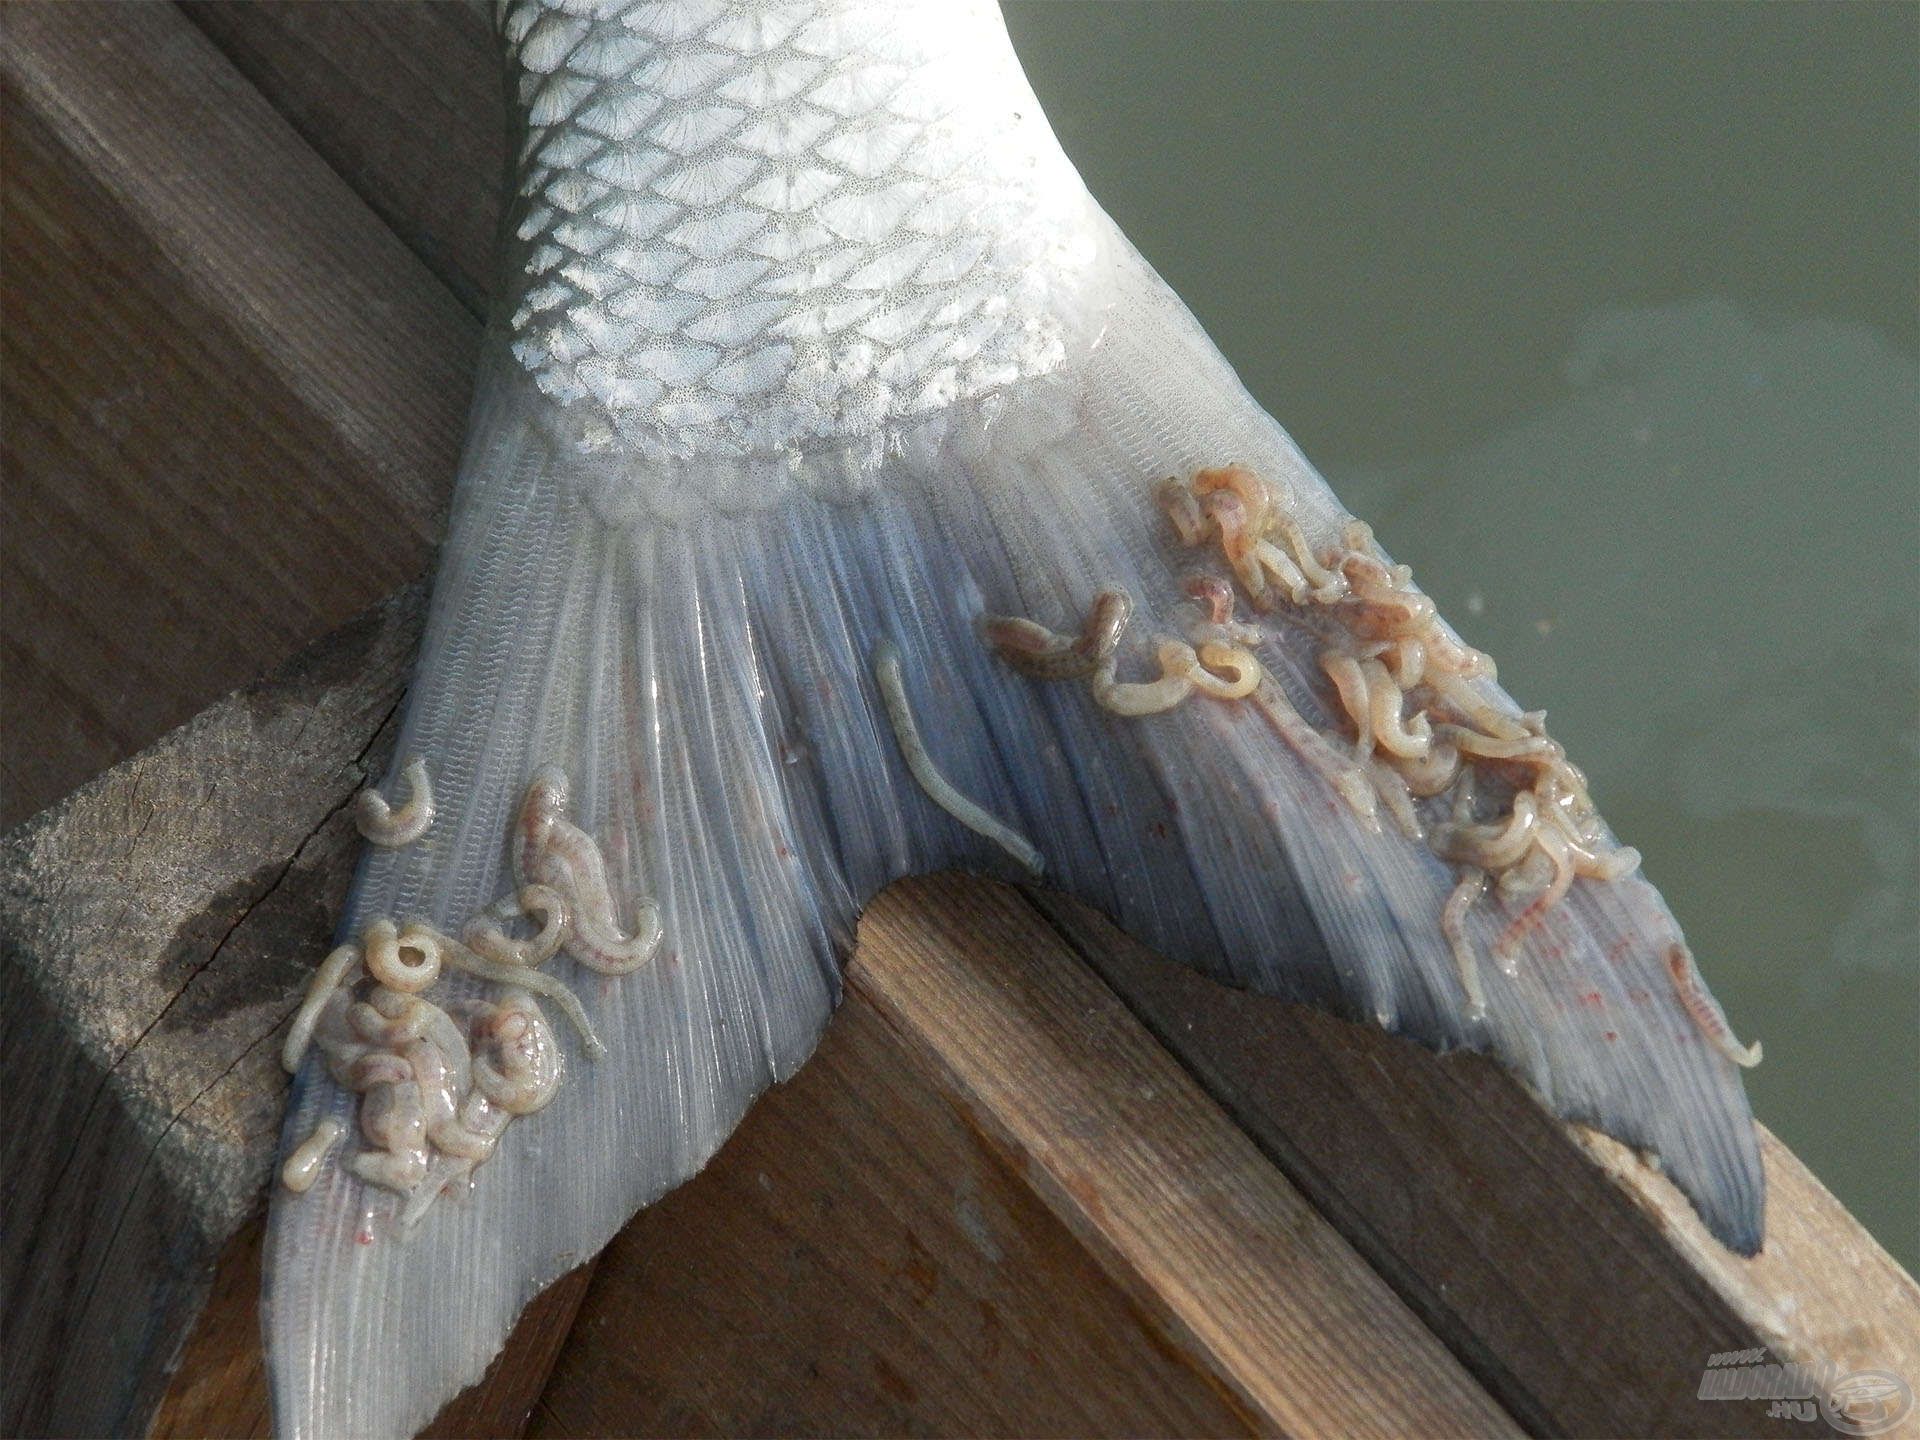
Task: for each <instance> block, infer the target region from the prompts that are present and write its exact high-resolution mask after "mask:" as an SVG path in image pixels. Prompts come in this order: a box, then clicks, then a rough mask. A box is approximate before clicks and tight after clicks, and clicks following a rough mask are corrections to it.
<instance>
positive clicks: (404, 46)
mask: <svg viewBox="0 0 1920 1440" xmlns="http://www.w3.org/2000/svg"><path fill="white" fill-rule="evenodd" d="M182 8H183V9H184V10H185V11H186V14H187V18H188V19H190V20H192V21H193V23H194V24H196V25H198V26H199V27H200V28H201V30H203V31H204V32H205V33H206V35H207V38H208V39H210V40H212V41H213V43H214V44H215V45H217V46H219V47H220V50H221V51H222V53H224V54H225V55H226V57H227V58H228V59H229V60H230V61H232V62H233V64H234V67H235V68H236V69H238V70H239V71H240V73H241V74H243V75H245V76H246V77H247V78H248V79H249V80H251V81H252V82H253V83H254V84H255V85H256V86H257V87H258V88H259V90H260V92H261V93H262V94H263V95H266V96H268V97H270V98H271V99H272V100H273V102H274V104H275V105H276V106H277V107H278V108H279V110H280V113H281V114H283V115H284V116H286V118H287V120H288V122H289V123H291V124H292V126H293V128H294V129H295V130H297V131H299V132H300V135H301V136H302V137H303V138H304V139H305V140H306V141H307V143H308V144H310V145H312V146H313V148H314V151H315V153H317V154H318V155H319V156H320V157H321V158H322V159H323V160H325V161H326V162H327V163H328V164H329V165H330V166H332V167H333V169H334V170H335V171H336V172H337V173H338V174H339V175H340V177H341V178H342V179H343V180H345V181H346V182H347V183H348V184H349V185H351V186H352V187H353V189H354V191H355V193H356V194H358V195H359V196H360V198H361V199H362V200H364V201H365V202H366V203H367V205H368V206H369V207H370V208H371V209H372V210H373V211H374V212H375V213H376V214H377V215H379V216H380V218H381V219H383V220H385V221H386V222H387V224H388V225H390V226H392V228H393V231H394V233H395V234H397V235H398V236H399V237H400V238H401V239H402V240H404V241H405V242H406V243H407V245H408V246H409V247H410V248H411V249H412V250H413V252H414V253H415V254H416V255H418V256H419V257H420V258H421V259H422V260H423V261H425V262H426V264H427V266H428V267H429V268H430V269H431V270H432V271H433V273H434V274H435V275H437V276H439V277H440V280H441V281H442V282H443V283H444V284H445V285H446V286H447V288H448V289H449V290H451V291H452V292H453V293H454V294H455V295H457V296H459V297H460V300H461V301H462V303H464V304H465V305H466V306H467V308H468V309H469V310H471V311H472V312H473V313H474V314H475V315H476V316H480V315H483V313H484V311H485V308H486V297H487V292H488V290H489V289H490V287H491V284H492V279H493V264H494V255H493V239H494V235H493V232H494V227H495V225H496V223H497V222H498V219H499V214H500V186H499V183H498V178H499V177H500V176H501V175H502V174H504V173H505V168H506V156H505V154H504V153H503V149H504V145H505V133H504V130H505V124H504V122H505V112H504V106H503V103H502V83H503V82H502V80H501V65H500V53H499V47H498V44H497V42H496V41H495V39H494V36H493V27H492V23H491V21H490V19H489V17H488V14H487V9H486V7H485V6H484V5H481V4H459V3H445V0H442V3H436V4H367V3H360V4H332V5H314V4H310V3H307V0H182Z"/></svg>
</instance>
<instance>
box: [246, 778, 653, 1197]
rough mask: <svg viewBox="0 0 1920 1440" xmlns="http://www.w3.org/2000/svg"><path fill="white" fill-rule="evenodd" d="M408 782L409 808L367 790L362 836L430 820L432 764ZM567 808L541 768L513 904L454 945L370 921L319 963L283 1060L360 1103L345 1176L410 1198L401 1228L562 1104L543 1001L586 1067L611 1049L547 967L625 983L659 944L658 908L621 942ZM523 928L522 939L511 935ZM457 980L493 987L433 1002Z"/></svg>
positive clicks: (391, 835) (319, 1158)
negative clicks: (511, 1130) (520, 1124)
mask: <svg viewBox="0 0 1920 1440" xmlns="http://www.w3.org/2000/svg"><path fill="white" fill-rule="evenodd" d="M402 778H403V779H404V780H405V782H406V784H407V787H408V798H407V802H406V804H404V805H401V806H397V807H396V806H394V805H392V804H390V803H389V802H388V801H387V799H386V798H385V797H384V796H382V795H381V794H380V793H379V792H378V791H377V790H372V789H369V790H366V791H364V792H362V793H361V795H360V796H359V797H358V799H357V801H356V807H355V820H356V822H357V824H358V826H359V829H360V833H361V834H362V835H363V836H365V837H366V838H367V839H368V840H369V841H371V842H372V843H374V844H376V845H382V846H401V845H410V844H412V843H414V842H415V841H417V840H419V839H420V838H421V837H423V836H424V835H425V834H426V832H427V830H428V828H429V827H430V826H431V824H432V822H433V795H432V790H431V787H430V784H429V781H428V776H427V771H426V766H425V765H424V764H423V763H422V762H420V761H417V760H416V761H414V762H412V763H411V764H410V765H408V766H407V767H406V769H405V770H404V771H403V772H402ZM567 808H568V787H567V780H566V777H565V775H564V774H562V773H561V772H560V771H559V770H558V769H556V768H554V767H551V766H548V767H544V768H542V769H541V770H540V771H539V772H538V773H536V774H535V775H534V777H533V780H532V783H531V784H530V785H529V786H528V787H527V791H526V794H525V797H524V798H523V800H522V801H521V805H520V809H519V812H518V814H517V816H516V818H515V821H514V828H513V839H512V856H513V870H514V879H515V882H516V886H517V888H516V890H515V892H514V893H513V894H512V895H511V896H508V897H506V898H504V899H502V900H500V901H497V902H496V903H495V904H493V905H490V906H488V907H487V908H486V909H485V910H483V911H481V912H480V913H479V914H478V915H475V916H474V917H473V918H472V919H470V920H469V921H468V922H467V924H466V925H465V926H464V927H463V928H462V930H461V933H460V936H459V938H457V939H456V938H455V937H453V936H451V935H448V934H445V933H443V932H442V931H440V930H438V929H436V928H435V927H434V926H432V925H430V924H428V923H427V922H426V921H423V920H410V921H407V922H406V923H404V924H399V923H396V922H395V921H394V920H393V919H392V918H391V917H381V918H378V919H375V920H372V921H370V922H369V923H368V924H367V925H366V926H364V927H363V929H362V930H361V933H360V936H359V938H358V940H357V941H353V942H349V943H347V944H343V945H340V946H338V947H337V948H336V949H334V951H333V952H332V953H331V954H330V955H328V956H327V958H326V959H325V960H323V961H322V962H321V964H320V966H319V968H318V969H317V970H316V971H315V972H314V976H313V980H312V981H311V983H310V984H309V985H308V988H307V993H306V997H305V999H304V1000H303V1001H302V1003H301V1005H300V1008H299V1009H298V1010H297V1011H296V1012H295V1014H294V1018H293V1025H292V1028H291V1030H290V1031H289V1032H288V1035H287V1038H286V1043H285V1045H284V1046H283V1048H282V1050H281V1061H282V1063H283V1064H284V1065H285V1066H286V1068H287V1070H288V1071H293V1070H296V1069H298V1068H299V1065H300V1063H301V1061H302V1059H303V1058H304V1057H305V1055H306V1053H307V1050H308V1049H309V1047H311V1046H318V1047H319V1049H320V1051H321V1052H322V1054H324V1055H325V1057H326V1063H327V1070H328V1073H329V1074H331V1075H332V1076H333V1078H334V1080H335V1081H336V1082H337V1083H338V1084H339V1085H341V1086H342V1087H344V1088H345V1089H347V1090H349V1091H351V1092H352V1093H354V1094H356V1095H358V1096H359V1097H360V1099H359V1112H358V1123H359V1130H360V1135H361V1138H362V1140H363V1141H364V1142H365V1143H364V1148H361V1149H359V1150H358V1151H357V1152H356V1153H354V1154H353V1155H351V1156H350V1157H349V1158H348V1159H347V1161H346V1166H347V1168H348V1170H350V1171H351V1172H352V1173H353V1174H354V1175H356V1176H358V1177H359V1178H360V1179H361V1180H364V1181H366V1182H367V1183H369V1184H372V1185H378V1186H381V1187H383V1188H385V1189H388V1190H392V1191H394V1192H396V1193H397V1194H399V1195H400V1196H402V1197H403V1205H402V1209H401V1212H400V1220H401V1223H402V1224H403V1225H411V1224H413V1223H414V1222H415V1221H417V1220H418V1219H419V1218H420V1216H421V1215H423V1214H425V1213H426V1210H427V1209H428V1207H429V1206H431V1205H432V1203H433V1201H434V1200H435V1199H436V1198H437V1197H438V1196H439V1195H441V1194H443V1193H447V1192H449V1191H451V1190H452V1189H454V1188H455V1187H456V1186H457V1185H459V1184H460V1183H461V1182H462V1181H464V1180H466V1179H467V1178H468V1177H469V1176H470V1175H471V1173H472V1172H473V1170H474V1169H475V1168H477V1167H478V1166H480V1165H481V1164H483V1163H484V1162H485V1161H486V1160H487V1159H488V1158H490V1157H491V1156H492V1154H493V1152H494V1149H495V1147H496V1146H497V1145H498V1144H499V1141H500V1137H501V1135H502V1134H503V1133H504V1132H505V1130H506V1128H507V1126H508V1124H509V1123H511V1122H512V1121H513V1120H514V1119H516V1118H518V1117H520V1116H523V1115H531V1114H533V1113H535V1112H536V1111H538V1110H541V1109H544V1108H545V1107H546V1106H547V1104H548V1103H549V1102H551V1101H552V1099H553V1097H554V1095H555V1094H556V1093H557V1091H558V1089H559V1086H560V1081H561V1078H562V1072H563V1069H564V1066H563V1062H562V1056H561V1051H560V1047H559V1045H558V1044H557V1043H556V1041H555V1039H554V1035H553V1031H552V1030H551V1029H550V1028H549V1026H548V1024H547V1019H546V1015H545V1013H544V1012H543V1011H542V1009H541V1007H540V1004H539V999H537V998H536V997H541V998H544V999H546V1000H549V1001H551V1002H552V1003H553V1004H554V1005H555V1006H556V1007H557V1008H558V1009H559V1010H560V1012H561V1014H562V1015H564V1016H565V1017H566V1019H567V1021H568V1022H569V1023H570V1024H571V1025H572V1026H573V1027H574V1029H575V1030H576V1031H578V1032H579V1035H580V1037H581V1042H582V1045H583V1048H584V1049H585V1051H586V1053H587V1055H588V1056H589V1057H591V1058H596V1059H597V1058H598V1057H599V1056H600V1055H602V1054H604V1053H605V1052H604V1048H603V1047H602V1046H601V1044H600V1041H599V1040H598V1038H597V1037H596V1036H595V1035H594V1033H593V1029H592V1026H591V1025H590V1024H589V1022H588V1019H587V1013H586V1010H585V1008H584V1007H583V1006H582V1005H581V1003H580V999H579V997H578V996H577V995H575V994H574V992H573V991H572V990H571V989H570V988H569V987H568V986H567V985H566V984H564V983H563V982H562V981H561V980H559V979H557V978H556V977H555V976H553V975H550V974H548V973H546V972H545V971H544V970H542V969H541V967H542V966H543V965H545V964H546V962H547V961H549V960H551V959H552V958H553V957H554V956H555V955H557V954H560V953H562V952H564V953H565V954H567V955H568V956H569V957H571V958H572V959H573V960H575V961H577V962H578V963H579V964H581V965H583V966H585V967H587V968H588V969H590V970H594V971H597V972H599V973H600V974H603V975H625V974H628V973H630V972H632V971H634V970H637V969H639V968H640V967H641V966H643V965H645V964H646V963H647V962H648V961H649V960H651V959H652V958H653V956H654V954H655V952H657V951H658V949H659V947H660V938H661V926H660V911H659V906H658V905H657V904H656V903H655V902H654V901H652V900H642V901H641V902H640V903H639V915H638V919H637V923H636V925H635V926H634V928H633V931H632V932H631V933H630V934H629V933H626V932H623V930H622V929H621V927H620V922H619V917H618V913H617V911H616V909H615V905H614V899H613V892H612V890H611V888H610V886H609V885H608V883H607V873H606V866H605V863H604V861H603V860H602V858H601V855H600V848H599V846H598V845H597V844H596V843H595V841H594V839H593V837H592V836H590V835H588V834H587V833H586V832H585V831H583V830H581V829H580V828H579V827H578V826H576V825H574V824H573V823H572V822H571V821H570V820H569V819H568V818H567ZM522 922H524V924H523V923H522ZM516 926H519V927H520V928H524V929H526V930H529V931H530V932H531V933H528V934H524V935H522V934H515V933H514V930H515V928H516ZM452 973H460V974H464V975H469V976H471V977H473V978H475V979H477V980H481V981H484V982H486V983H488V984H489V985H492V986H496V987H498V989H497V991H496V992H495V993H494V994H493V995H492V996H491V998H470V997H463V998H459V999H451V1000H448V1001H447V1002H446V1003H445V1004H441V1003H436V1001H435V1000H433V999H430V998H428V994H427V992H428V991H430V990H432V989H433V988H434V987H435V986H436V985H437V984H439V983H440V981H441V980H442V979H443V978H444V977H446V976H448V975H449V974H452ZM344 1134H345V1131H344V1128H343V1127H342V1125H341V1124H340V1122H339V1121H337V1120H335V1119H332V1118H329V1119H325V1120H322V1121H321V1122H320V1124H319V1125H318V1126H317V1127H316V1128H315V1129H314V1132H313V1134H312V1135H310V1136H309V1137H308V1138H307V1139H306V1140H304V1141H302V1142H301V1143H300V1144H299V1145H297V1146H295V1147H294V1149H293V1151H292V1152H291V1154H289V1156H288V1157H287V1160H286V1163H285V1164H284V1166H283V1167H282V1169H281V1180H282V1182H283V1183H284V1184H285V1185H286V1186H287V1188H288V1189H290V1190H294V1191H304V1190H307V1189H309V1188H311V1187H312V1185H313V1183H314V1181H315V1180H316V1179H318V1178H319V1175H320V1172H321V1170H322V1168H323V1167H324V1165H325V1164H326V1162H327V1158H328V1156H329V1155H330V1154H331V1153H332V1151H333V1149H334V1147H335V1146H336V1145H337V1144H338V1143H339V1142H340V1140H341V1139H342V1138H343V1136H344Z"/></svg>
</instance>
